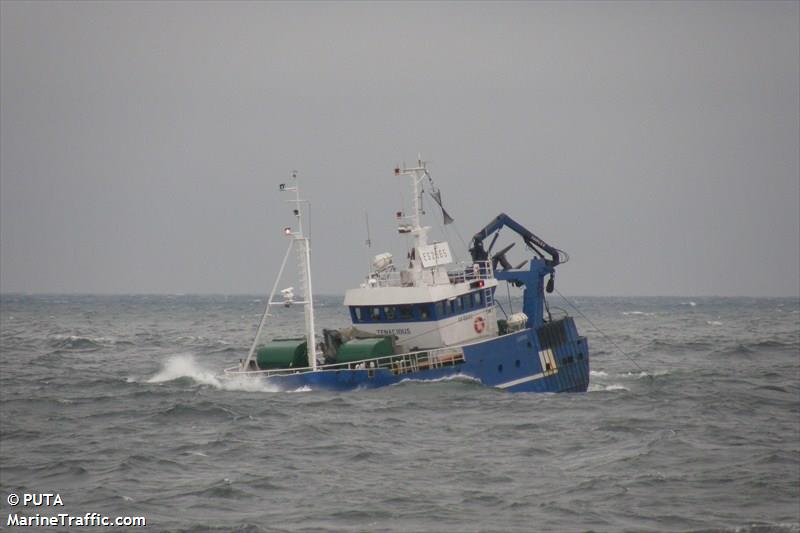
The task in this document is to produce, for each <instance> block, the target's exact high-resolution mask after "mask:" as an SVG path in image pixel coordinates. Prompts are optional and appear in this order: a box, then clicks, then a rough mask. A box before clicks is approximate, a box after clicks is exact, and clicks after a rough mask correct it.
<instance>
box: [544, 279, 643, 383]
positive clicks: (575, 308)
mask: <svg viewBox="0 0 800 533" xmlns="http://www.w3.org/2000/svg"><path fill="white" fill-rule="evenodd" d="M555 292H556V294H558V295H559V296H561V297H562V298H563V299H564V301H565V302H567V303H568V304H569V306H570V307H572V308H573V309H574V310H575V311H576V312H577V313H578V314H579V315H581V317H583V319H584V320H586V321H587V322H588V323H589V324H591V326H592V327H593V328H594V329H596V330H597V331H598V332H599V333H600V334H601V335H602V336H603V338H605V339H606V340H607V341H608V342H610V343H611V344H612V345H613V346H614V347H615V348H616V349H617V350H618V351H619V353H621V354H622V355H624V356H625V357H627V358H628V360H630V362H631V363H633V364H634V365H636V368H638V369H639V370H641V371H642V373H643V374H644V375H645V376H647V377H648V378H650V380H651V381H652V380H653V376H652V375H651V374H649V373H648V372H647V371H646V370H645V369H644V368H642V367H641V366H639V363H637V362H636V361H635V360H634V359H633V358H632V357H631V356H630V355H628V354H627V353H625V350H623V349H622V348H620V347H619V344H617V343H616V342H614V339H612V338H611V337H609V336H608V335H606V334H605V332H604V331H603V330H602V329H600V328H599V327H597V325H595V323H594V322H592V321H591V319H590V318H589V317H588V316H586V315H584V314H583V311H581V310H580V309H578V307H577V306H576V305H575V304H573V303H572V302H571V301H570V300H569V299H568V298H567V297H566V296H564V295H563V294H561V292H559V290H558V289H555Z"/></svg>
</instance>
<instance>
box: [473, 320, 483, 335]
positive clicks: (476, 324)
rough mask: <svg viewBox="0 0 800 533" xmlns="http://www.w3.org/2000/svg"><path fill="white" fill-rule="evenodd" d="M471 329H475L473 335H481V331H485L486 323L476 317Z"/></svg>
mask: <svg viewBox="0 0 800 533" xmlns="http://www.w3.org/2000/svg"><path fill="white" fill-rule="evenodd" d="M472 327H473V328H475V333H483V330H484V329H486V321H485V320H484V319H483V317H482V316H476V317H475V320H474V321H473V322H472Z"/></svg>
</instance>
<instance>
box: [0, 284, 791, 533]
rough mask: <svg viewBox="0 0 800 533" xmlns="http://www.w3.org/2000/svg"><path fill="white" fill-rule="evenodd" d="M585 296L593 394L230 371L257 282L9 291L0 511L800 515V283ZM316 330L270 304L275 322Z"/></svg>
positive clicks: (784, 522) (599, 522)
mask: <svg viewBox="0 0 800 533" xmlns="http://www.w3.org/2000/svg"><path fill="white" fill-rule="evenodd" d="M341 300H342V298H341V297H320V298H318V300H317V301H318V305H317V324H318V325H319V327H320V328H322V327H338V326H342V325H346V324H347V323H348V316H347V314H346V312H345V311H344V310H343V309H342V307H341ZM572 302H573V303H574V304H575V305H577V307H578V308H579V309H580V311H581V312H582V313H583V315H585V318H584V316H581V315H580V314H577V315H576V321H577V324H578V327H579V330H580V331H581V333H582V334H584V335H586V336H587V337H588V338H589V345H590V350H591V367H592V371H591V384H590V387H589V391H588V392H587V393H585V394H528V393H521V394H513V393H508V392H502V391H498V390H494V389H489V388H485V387H482V386H480V385H479V384H476V383H474V382H470V381H469V380H459V379H454V380H442V381H438V382H434V383H420V382H414V381H410V382H405V383H402V384H400V385H396V386H392V387H387V388H384V389H377V390H364V391H357V392H350V393H331V392H325V391H315V390H309V389H302V390H297V391H279V390H277V389H276V388H275V387H272V386H270V385H268V384H266V383H264V382H263V381H262V380H259V379H252V378H249V377H245V378H242V377H239V378H236V379H231V378H226V377H224V376H223V375H221V371H222V369H223V368H224V367H226V366H232V365H236V364H237V363H238V361H239V359H240V358H242V357H244V356H245V355H246V353H247V350H248V348H249V343H250V342H251V340H252V335H253V333H254V331H255V326H256V323H257V321H258V319H259V318H260V315H261V312H262V310H263V304H264V299H263V298H262V297H258V296H187V295H172V296H23V295H3V296H2V298H0V326H1V329H0V349H1V350H2V361H1V362H2V365H1V366H0V402H1V403H0V496H2V498H1V499H0V502H1V503H0V506H1V507H2V515H0V519H1V520H0V529H3V528H4V529H8V530H14V529H15V527H14V526H9V525H8V520H9V516H11V515H14V514H16V515H18V516H34V515H36V514H37V513H38V514H40V515H43V516H44V515H53V514H58V513H64V514H70V515H76V516H84V515H86V514H87V513H98V514H100V515H104V516H108V517H120V516H121V517H131V516H139V517H145V518H146V521H147V528H146V529H147V530H151V531H219V532H230V531H242V532H245V531H252V532H280V531H331V532H346V531H369V532H373V531H375V532H382V531H385V532H395V531H440V532H451V531H452V532H479V531H480V532H482V531H498V532H513V531H520V532H522V531H559V532H560V531H564V532H571V531H588V530H591V531H731V532H733V531H741V532H771V531H775V532H790V531H791V532H797V531H800V301H798V300H797V299H795V298H791V299H752V298H573V299H572ZM551 305H552V307H553V308H555V307H562V308H564V309H566V310H568V311H570V312H571V313H572V314H575V313H574V312H573V310H572V309H571V308H570V307H569V304H568V303H567V302H564V301H561V300H560V299H555V300H553V301H552V302H551ZM514 306H516V307H515V308H514V309H513V310H519V308H518V307H519V302H512V307H514ZM506 307H508V303H506ZM507 310H508V309H507ZM554 312H560V311H556V310H555V309H554ZM587 319H588V321H591V323H590V322H588V321H587ZM301 324H302V309H299V308H290V309H284V308H280V309H277V310H276V311H275V316H274V317H273V319H272V321H271V322H270V323H269V325H268V327H267V330H266V333H265V339H269V338H271V337H276V336H282V337H285V336H287V335H290V334H299V333H300V332H301V330H300V328H301V327H302V326H301ZM620 350H622V352H624V353H622V352H621V351H620ZM11 494H16V495H19V496H23V495H26V494H28V495H30V494H58V495H59V496H60V499H61V500H62V501H63V505H61V506H56V507H52V506H51V507H48V506H43V505H40V506H31V505H30V503H29V504H28V505H27V506H23V505H22V504H21V503H20V504H17V505H15V506H12V505H10V504H9V495H11ZM28 529H30V528H28ZM49 530H54V531H61V530H63V531H70V530H76V531H77V530H80V531H93V530H97V531H110V530H114V528H111V529H109V528H100V527H97V528H93V527H86V528H81V529H77V528H71V527H60V528H59V527H55V528H49ZM118 530H134V529H125V528H119V529H118Z"/></svg>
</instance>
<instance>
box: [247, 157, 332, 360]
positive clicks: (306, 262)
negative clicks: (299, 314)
mask: <svg viewBox="0 0 800 533" xmlns="http://www.w3.org/2000/svg"><path fill="white" fill-rule="evenodd" d="M292 179H293V180H294V185H293V186H291V187H287V186H286V185H285V184H283V183H281V185H280V190H281V192H286V191H294V193H295V194H294V200H288V202H290V203H293V204H294V206H295V207H294V210H293V212H294V216H295V218H297V231H292V228H291V227H287V228H284V230H283V232H284V234H285V235H286V236H287V237H289V238H290V239H291V241H289V248H288V249H287V250H286V255H285V256H284V258H283V262H282V263H281V268H280V271H278V276H277V278H276V279H275V284H274V285H273V286H272V291H271V292H270V294H269V299H268V300H267V307H266V309H264V314H263V315H262V317H261V322H260V323H259V325H258V331H257V332H256V336H255V338H254V339H253V344H252V345H251V346H250V351H249V353H248V354H247V359H245V360H244V361H242V364H241V365H240V367H241V369H242V370H247V369H249V368H250V362H251V361H252V360H253V355H254V354H255V351H256V345H257V344H258V338H259V336H260V335H261V330H262V329H263V328H264V323H265V322H266V320H267V317H268V316H270V314H269V309H270V306H272V305H279V304H286V302H274V301H272V299H273V298H274V297H275V291H276V290H277V288H278V282H279V281H280V279H281V276H282V275H283V269H284V267H285V266H286V260H287V259H288V258H289V253H290V252H291V251H292V248H293V247H294V246H295V244H297V245H299V248H298V249H297V251H298V269H299V272H298V275H299V277H300V283H301V284H302V289H303V298H304V299H303V301H302V302H291V303H300V304H303V305H304V311H305V326H306V353H307V354H308V366H309V367H310V368H311V369H313V370H316V369H317V341H316V336H315V335H314V296H313V291H312V288H311V240H310V238H309V237H306V236H305V235H304V234H303V213H302V211H301V210H300V204H308V201H307V200H302V199H301V198H300V185H299V183H298V182H297V171H293V172H292Z"/></svg>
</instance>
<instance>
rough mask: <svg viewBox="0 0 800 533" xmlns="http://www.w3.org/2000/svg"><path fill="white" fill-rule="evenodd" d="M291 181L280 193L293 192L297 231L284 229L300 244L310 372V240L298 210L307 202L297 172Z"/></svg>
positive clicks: (313, 363)
mask: <svg viewBox="0 0 800 533" xmlns="http://www.w3.org/2000/svg"><path fill="white" fill-rule="evenodd" d="M292 180H294V186H292V187H285V186H282V187H281V190H282V191H294V200H289V202H290V203H293V204H294V206H295V207H294V216H295V218H297V231H296V232H292V231H291V228H286V230H287V231H286V234H287V235H288V236H290V237H291V238H293V239H294V240H295V241H296V242H298V243H299V244H300V246H301V247H300V250H299V255H300V257H299V259H300V261H299V265H298V266H299V268H300V272H299V275H300V282H301V283H302V288H303V297H304V300H303V301H302V302H298V303H302V304H303V310H304V312H305V319H306V320H305V322H306V352H307V353H308V366H309V367H311V369H312V370H316V369H317V341H316V336H315V334H314V296H313V292H312V287H311V240H310V239H309V238H308V237H306V236H305V235H304V234H303V213H302V211H301V210H300V204H303V203H305V204H308V201H306V200H302V199H301V198H300V184H299V182H298V181H297V171H293V172H292Z"/></svg>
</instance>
